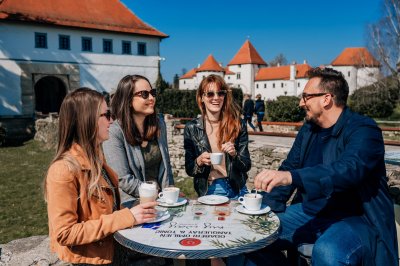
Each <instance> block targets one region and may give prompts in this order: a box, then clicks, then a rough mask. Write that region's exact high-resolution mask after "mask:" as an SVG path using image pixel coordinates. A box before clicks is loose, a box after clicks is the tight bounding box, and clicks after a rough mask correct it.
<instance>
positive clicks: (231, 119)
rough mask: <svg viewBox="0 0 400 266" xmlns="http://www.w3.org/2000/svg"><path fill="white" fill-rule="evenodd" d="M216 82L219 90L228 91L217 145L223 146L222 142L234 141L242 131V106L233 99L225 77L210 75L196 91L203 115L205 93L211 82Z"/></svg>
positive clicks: (220, 120)
mask: <svg viewBox="0 0 400 266" xmlns="http://www.w3.org/2000/svg"><path fill="white" fill-rule="evenodd" d="M211 83H215V85H216V87H217V88H218V89H219V90H224V91H226V96H225V98H224V103H223V105H222V109H221V114H220V116H219V122H220V127H219V131H218V132H217V139H218V141H217V146H218V148H221V145H222V143H225V142H228V141H230V142H234V141H235V140H236V138H237V137H238V136H239V133H240V128H241V126H240V107H239V106H238V105H237V104H236V102H235V101H234V100H233V96H232V90H231V89H230V88H229V86H228V85H227V84H226V83H225V81H224V79H223V78H222V77H221V76H218V75H213V74H211V75H209V76H207V77H205V78H204V79H203V80H202V81H201V83H200V86H199V88H198V89H197V93H196V101H197V105H198V107H199V109H200V111H201V115H202V117H203V118H204V117H206V106H205V104H204V102H203V101H202V97H203V95H204V93H206V92H207V88H208V86H209V84H211Z"/></svg>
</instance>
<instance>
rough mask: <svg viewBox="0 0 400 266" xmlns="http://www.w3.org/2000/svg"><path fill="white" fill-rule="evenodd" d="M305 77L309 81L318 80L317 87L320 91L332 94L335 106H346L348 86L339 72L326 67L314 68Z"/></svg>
mask: <svg viewBox="0 0 400 266" xmlns="http://www.w3.org/2000/svg"><path fill="white" fill-rule="evenodd" d="M307 76H308V77H309V78H310V79H311V78H320V79H321V81H320V83H319V86H320V88H321V89H322V91H323V92H327V93H330V94H332V95H333V96H334V97H333V102H334V103H335V104H336V105H337V106H346V103H347V97H348V96H349V85H348V84H347V81H346V79H345V78H344V76H343V74H342V73H341V72H339V71H336V70H334V69H332V68H328V67H325V68H321V67H316V68H312V69H310V70H308V71H307Z"/></svg>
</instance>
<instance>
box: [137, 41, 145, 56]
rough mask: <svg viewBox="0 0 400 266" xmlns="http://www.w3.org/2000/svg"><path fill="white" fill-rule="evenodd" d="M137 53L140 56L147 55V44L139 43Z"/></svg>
mask: <svg viewBox="0 0 400 266" xmlns="http://www.w3.org/2000/svg"><path fill="white" fill-rule="evenodd" d="M137 50H138V51H137V52H138V55H146V53H147V51H146V43H144V42H138V44H137Z"/></svg>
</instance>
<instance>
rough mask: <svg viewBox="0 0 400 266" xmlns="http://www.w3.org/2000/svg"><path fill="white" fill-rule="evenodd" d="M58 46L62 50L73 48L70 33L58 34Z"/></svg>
mask: <svg viewBox="0 0 400 266" xmlns="http://www.w3.org/2000/svg"><path fill="white" fill-rule="evenodd" d="M58 48H59V49H60V50H70V49H71V42H70V37H69V36H68V35H59V36H58Z"/></svg>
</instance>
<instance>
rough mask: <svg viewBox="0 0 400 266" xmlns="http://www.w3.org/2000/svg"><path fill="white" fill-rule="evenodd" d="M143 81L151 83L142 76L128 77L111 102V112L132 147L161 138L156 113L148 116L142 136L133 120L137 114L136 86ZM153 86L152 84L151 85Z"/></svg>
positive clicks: (120, 83) (123, 79) (121, 83)
mask: <svg viewBox="0 0 400 266" xmlns="http://www.w3.org/2000/svg"><path fill="white" fill-rule="evenodd" d="M140 79H143V80H145V81H147V82H148V83H149V84H150V81H149V80H148V79H147V78H146V77H143V76H140V75H127V76H125V77H123V78H122V79H121V80H120V82H119V83H118V87H117V90H116V91H115V93H114V95H113V97H112V100H111V111H112V113H113V114H114V115H115V119H116V120H117V122H118V123H120V125H121V128H122V131H123V132H124V135H125V138H126V140H127V141H128V143H129V144H131V145H132V146H136V145H140V144H142V142H143V141H145V140H147V141H149V140H153V139H154V138H156V137H159V134H160V129H159V121H158V117H157V114H156V112H155V110H154V113H152V114H151V115H148V116H146V118H145V120H144V125H143V128H144V133H143V136H142V135H141V134H140V132H139V129H138V127H137V125H136V123H135V121H134V119H133V114H134V113H135V112H136V111H135V110H134V109H133V106H132V102H133V97H134V96H135V94H134V93H135V84H136V82H137V81H138V80H140ZM150 86H151V84H150Z"/></svg>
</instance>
